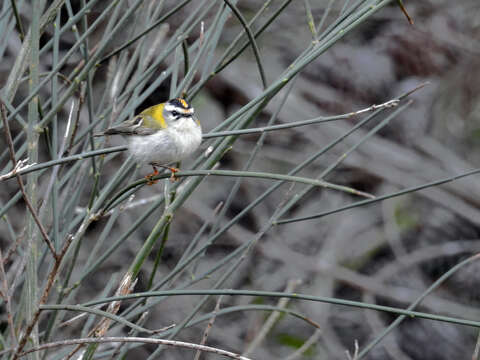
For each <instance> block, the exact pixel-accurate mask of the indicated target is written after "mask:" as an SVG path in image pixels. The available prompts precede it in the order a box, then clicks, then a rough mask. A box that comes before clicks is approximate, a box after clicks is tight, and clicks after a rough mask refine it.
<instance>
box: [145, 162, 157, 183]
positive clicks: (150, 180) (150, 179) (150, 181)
mask: <svg viewBox="0 0 480 360" xmlns="http://www.w3.org/2000/svg"><path fill="white" fill-rule="evenodd" d="M152 168H153V173H151V174H148V175H147V176H145V179H147V180H148V182H147V185H153V184H156V183H157V182H158V180H153V177H154V176H157V175H158V174H159V173H158V169H157V167H156V166H155V165H152Z"/></svg>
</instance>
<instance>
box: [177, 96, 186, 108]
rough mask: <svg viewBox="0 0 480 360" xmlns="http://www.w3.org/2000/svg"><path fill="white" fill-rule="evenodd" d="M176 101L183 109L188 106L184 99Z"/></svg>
mask: <svg viewBox="0 0 480 360" xmlns="http://www.w3.org/2000/svg"><path fill="white" fill-rule="evenodd" d="M178 101H180V103H181V104H182V106H183V107H184V108H188V104H187V102H186V101H185V100H184V99H181V98H178Z"/></svg>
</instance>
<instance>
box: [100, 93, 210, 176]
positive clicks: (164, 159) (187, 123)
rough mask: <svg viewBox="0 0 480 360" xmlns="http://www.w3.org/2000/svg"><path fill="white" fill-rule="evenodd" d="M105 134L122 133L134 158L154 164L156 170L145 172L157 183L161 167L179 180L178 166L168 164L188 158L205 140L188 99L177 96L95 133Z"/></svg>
mask: <svg viewBox="0 0 480 360" xmlns="http://www.w3.org/2000/svg"><path fill="white" fill-rule="evenodd" d="M106 135H123V136H124V137H125V138H126V139H127V140H128V151H129V153H130V154H131V155H133V158H134V160H135V161H136V162H137V163H139V164H149V165H151V166H152V168H153V173H152V174H149V175H147V176H145V178H147V179H149V181H148V184H149V185H152V184H154V183H156V181H153V180H152V177H153V176H155V175H158V173H159V172H158V169H157V168H158V167H163V168H166V169H168V170H170V171H171V180H172V181H173V180H176V178H175V173H176V172H177V171H178V169H177V168H175V167H171V166H168V165H170V164H172V163H176V162H178V161H181V160H183V159H185V158H187V157H188V156H190V155H191V154H193V153H194V152H195V150H197V149H198V147H199V146H200V143H201V142H202V127H201V125H200V121H199V120H198V119H197V117H196V116H195V111H194V108H193V107H192V106H191V105H190V104H189V103H188V102H187V100H185V99H183V98H174V99H170V100H168V101H166V102H164V103H160V104H157V105H154V106H151V107H149V108H147V109H145V110H143V111H142V112H141V113H140V114H138V115H136V116H134V117H133V118H131V119H128V120H126V121H124V122H122V123H120V124H119V125H116V126H113V127H111V128H108V129H106V130H104V131H103V132H101V133H97V134H94V136H106Z"/></svg>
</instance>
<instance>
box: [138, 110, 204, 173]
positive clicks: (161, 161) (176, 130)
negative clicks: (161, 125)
mask: <svg viewBox="0 0 480 360" xmlns="http://www.w3.org/2000/svg"><path fill="white" fill-rule="evenodd" d="M130 138H131V139H130V142H129V151H130V153H131V154H132V155H133V156H134V158H135V160H136V161H137V162H139V163H144V164H154V165H155V164H156V165H166V164H170V163H173V162H177V161H180V160H183V159H185V158H186V157H188V156H189V155H191V154H192V153H193V152H194V151H195V150H197V148H198V147H199V145H200V143H201V142H202V129H201V127H200V125H198V124H197V122H196V121H194V120H192V119H191V118H185V119H180V120H178V121H176V122H175V123H173V124H172V125H171V126H169V127H168V128H167V129H164V130H159V131H158V132H156V133H155V134H152V135H147V136H130Z"/></svg>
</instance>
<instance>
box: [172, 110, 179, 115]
mask: <svg viewBox="0 0 480 360" xmlns="http://www.w3.org/2000/svg"><path fill="white" fill-rule="evenodd" d="M172 115H173V116H175V117H177V116H178V115H180V113H179V112H178V111H175V110H173V111H172Z"/></svg>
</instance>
